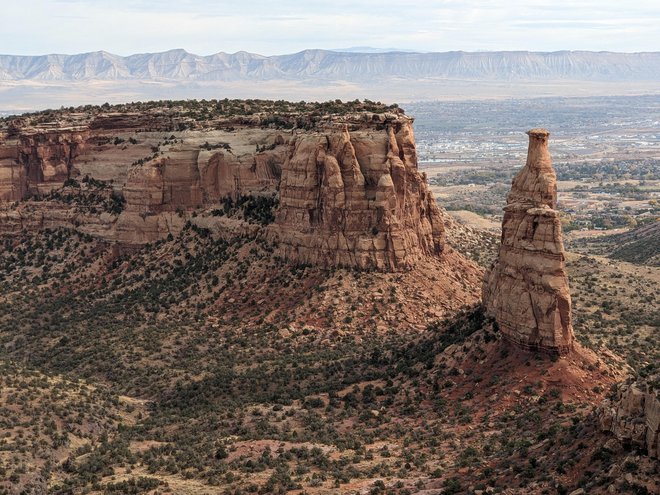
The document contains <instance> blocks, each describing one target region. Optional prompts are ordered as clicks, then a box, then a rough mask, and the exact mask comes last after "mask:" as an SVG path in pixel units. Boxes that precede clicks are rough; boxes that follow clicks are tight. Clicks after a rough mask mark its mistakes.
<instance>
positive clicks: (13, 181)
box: [0, 142, 27, 201]
mask: <svg viewBox="0 0 660 495" xmlns="http://www.w3.org/2000/svg"><path fill="white" fill-rule="evenodd" d="M26 192H27V177H26V174H25V167H24V166H23V165H21V164H20V163H19V162H18V147H17V146H16V143H13V142H12V143H0V201H18V200H20V199H23V197H24V196H25V193H26Z"/></svg>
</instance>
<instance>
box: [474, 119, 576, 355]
mask: <svg viewBox="0 0 660 495" xmlns="http://www.w3.org/2000/svg"><path fill="white" fill-rule="evenodd" d="M527 134H528V135H529V151H528V154H527V164H526V165H525V167H523V169H522V170H521V171H520V172H519V173H518V174H517V175H516V177H515V178H514V179H513V183H512V186H511V192H510V194H509V195H508V197H507V205H506V207H505V208H504V219H503V221H502V239H501V246H500V250H499V255H498V258H497V260H496V261H495V263H494V264H493V266H492V267H491V269H490V270H489V271H488V272H487V273H486V276H485V280H484V286H483V302H484V305H485V307H486V310H487V312H488V313H489V314H490V315H491V316H493V317H494V318H495V320H496V321H497V323H498V325H499V327H500V329H501V331H502V334H503V335H504V336H505V337H506V338H507V339H509V340H511V341H513V342H515V343H516V344H518V345H520V346H523V347H525V348H531V349H535V350H539V351H543V352H547V353H551V354H567V353H568V352H570V351H571V350H572V348H573V341H574V334H573V327H572V325H571V297H570V293H569V289H568V277H567V276H566V269H565V262H564V244H563V240H562V232H561V222H560V220H559V214H558V212H557V211H556V210H554V207H555V206H556V204H557V180H556V175H555V171H554V170H553V168H552V161H551V159H550V153H549V152H548V137H549V133H548V131H546V130H545V129H533V130H531V131H529V132H528V133H527Z"/></svg>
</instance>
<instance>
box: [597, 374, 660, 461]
mask: <svg viewBox="0 0 660 495" xmlns="http://www.w3.org/2000/svg"><path fill="white" fill-rule="evenodd" d="M657 379H658V375H656V376H655V377H651V378H649V379H648V380H647V381H648V383H651V382H653V381H654V380H655V381H657ZM598 416H599V419H600V424H601V429H602V430H603V431H607V432H611V433H613V434H614V436H615V437H616V438H617V439H618V440H619V441H620V442H621V443H622V444H624V445H625V446H627V447H634V448H640V449H645V450H646V452H647V453H648V455H649V456H650V457H655V458H656V459H660V397H659V396H658V390H654V389H653V387H652V386H649V385H648V384H646V383H643V382H642V381H641V380H640V381H637V382H631V381H630V380H629V381H627V382H623V383H620V384H618V385H617V389H616V397H614V399H613V400H609V399H608V400H606V401H605V402H604V403H603V404H602V406H601V407H600V409H599V413H598Z"/></svg>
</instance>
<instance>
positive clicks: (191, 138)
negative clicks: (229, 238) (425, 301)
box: [0, 112, 444, 270]
mask: <svg viewBox="0 0 660 495" xmlns="http://www.w3.org/2000/svg"><path fill="white" fill-rule="evenodd" d="M151 118H152V119H153V120H152V121H150V120H149V118H148V116H144V115H139V114H128V113H127V114H117V113H114V114H106V115H99V116H97V117H95V118H94V119H93V120H91V121H88V122H82V121H80V122H78V123H77V124H76V125H77V127H69V128H65V129H62V130H61V131H57V129H56V128H57V124H56V123H52V124H51V123H46V124H40V125H41V126H42V127H37V128H26V129H24V130H21V129H18V128H17V129H15V132H14V134H15V136H13V138H12V139H14V141H13V144H8V145H6V147H5V148H3V147H0V198H2V199H5V200H19V199H22V198H24V197H25V196H26V193H27V192H28V191H32V192H40V193H47V192H50V191H51V190H52V189H53V188H56V187H61V186H62V183H63V182H64V181H65V180H66V179H67V178H69V177H75V176H78V175H83V176H84V175H90V176H91V177H92V178H97V179H101V180H105V181H109V180H112V181H114V182H113V187H114V188H115V189H118V190H120V191H121V193H122V194H123V196H124V198H125V200H126V207H125V209H124V211H123V212H122V213H121V214H120V215H119V218H115V219H108V221H106V222H104V224H103V225H104V226H103V228H102V229H99V228H97V227H94V229H95V230H98V231H100V232H102V235H103V237H104V238H110V239H114V240H117V241H119V242H120V243H122V244H130V245H139V244H143V243H146V242H151V241H154V240H157V239H160V238H163V237H165V236H167V234H168V233H174V234H176V233H178V231H179V230H180V229H181V228H182V226H183V225H184V224H185V221H186V219H187V216H188V214H189V213H190V212H191V211H192V210H195V209H200V208H206V207H211V206H213V205H217V204H218V202H220V201H222V200H223V199H224V198H225V197H227V196H232V197H234V198H235V197H236V196H238V195H268V196H273V195H275V194H278V195H279V208H278V209H277V210H276V211H275V212H274V213H275V222H274V224H273V225H271V226H270V227H269V228H268V231H267V235H268V236H269V238H271V239H273V240H276V241H277V242H278V245H279V253H280V254H281V255H282V256H284V257H286V258H288V259H289V260H291V261H295V262H300V263H313V264H320V265H324V266H339V265H342V266H354V267H358V268H372V269H380V270H397V269H403V268H408V267H410V266H412V265H413V264H414V263H415V262H416V261H418V260H420V259H423V258H424V257H426V256H430V255H437V254H439V253H440V252H441V251H442V249H443V246H444V231H443V222H442V219H441V215H440V211H439V209H438V207H437V206H436V203H435V201H434V199H433V197H432V195H431V193H430V191H429V189H428V187H427V185H426V183H425V180H424V178H423V177H422V175H421V174H420V173H419V172H418V170H417V154H416V150H415V141H414V135H413V131H412V119H410V118H408V117H405V116H403V115H402V114H395V113H389V114H371V113H367V112H364V113H357V114H350V115H333V116H331V117H326V118H325V119H324V120H319V121H318V122H315V123H312V122H311V121H307V120H305V119H304V118H302V117H300V118H299V117H296V119H295V120H293V121H292V124H291V125H293V122H298V120H300V121H301V122H303V123H304V124H305V127H306V130H303V129H297V130H295V131H292V132H287V131H281V130H280V131H278V130H276V129H269V128H266V127H264V126H263V125H262V122H261V120H260V119H259V118H256V120H255V119H254V118H253V119H252V120H254V122H253V121H252V120H249V121H246V122H243V121H241V122H240V123H239V122H238V121H231V126H229V125H228V126H226V127H222V129H225V130H221V129H219V128H217V127H216V128H208V127H206V128H203V129H202V128H200V129H197V130H194V129H193V130H190V129H188V130H186V131H185V132H183V133H179V132H178V131H177V130H176V129H177V125H178V124H177V125H175V124H176V122H174V121H170V120H167V119H166V118H165V117H163V116H160V115H152V116H151ZM170 129H174V130H172V131H170ZM165 130H167V134H165V135H163V133H164V132H165ZM209 140H210V141H211V143H210V144H209ZM202 143H203V144H202ZM145 160H146V162H145ZM62 208H66V207H65V206H64V205H57V207H56V208H55V209H57V210H58V213H57V215H48V214H47V213H45V214H42V213H44V210H43V208H42V207H41V206H38V207H35V208H22V209H21V213H20V215H18V216H16V215H13V214H11V212H9V213H7V214H6V215H4V216H3V217H2V218H4V219H5V223H6V226H5V227H2V226H0V231H14V229H15V228H17V226H19V225H22V226H30V227H34V228H39V227H38V226H39V225H45V224H48V225H51V223H52V222H51V220H52V221H53V222H55V223H57V221H58V219H61V220H62V222H63V224H62V226H67V227H70V225H71V223H72V219H78V218H79V215H78V212H69V213H67V212H65V211H59V210H61V209H62ZM5 210H6V207H5ZM37 211H39V212H41V213H37ZM31 212H32V213H31ZM31 214H34V215H35V217H34V218H32V219H30V218H28V217H29V216H30V215H31ZM0 221H2V219H0ZM77 221H78V220H76V222H77ZM107 226H111V227H108V228H106V227H107ZM113 232H114V234H113Z"/></svg>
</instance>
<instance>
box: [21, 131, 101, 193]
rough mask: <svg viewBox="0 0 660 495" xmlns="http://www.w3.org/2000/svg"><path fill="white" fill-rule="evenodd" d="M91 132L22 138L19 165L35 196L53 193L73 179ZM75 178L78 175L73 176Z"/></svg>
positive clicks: (34, 135)
mask: <svg viewBox="0 0 660 495" xmlns="http://www.w3.org/2000/svg"><path fill="white" fill-rule="evenodd" d="M88 137H89V132H88V131H80V132H78V131H67V130H65V131H60V130H57V131H46V132H36V133H31V134H25V135H22V136H20V143H19V145H18V157H17V159H18V162H19V164H20V165H21V166H22V168H23V171H24V174H25V176H26V180H27V188H28V190H30V192H33V193H42V192H50V190H51V189H53V188H54V187H59V186H60V185H61V184H62V183H63V182H64V181H65V180H66V179H68V178H69V177H71V176H72V171H73V164H74V161H75V159H76V157H77V156H78V155H79V154H80V153H81V151H82V149H83V148H84V146H85V142H86V140H87V138H88ZM74 175H75V174H74Z"/></svg>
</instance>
